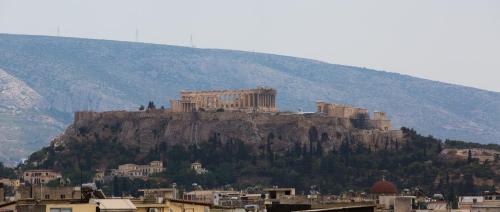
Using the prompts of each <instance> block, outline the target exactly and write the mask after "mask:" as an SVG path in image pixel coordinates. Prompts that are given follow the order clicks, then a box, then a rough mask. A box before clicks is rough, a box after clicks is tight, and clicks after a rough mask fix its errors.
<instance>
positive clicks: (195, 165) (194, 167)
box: [191, 162, 208, 174]
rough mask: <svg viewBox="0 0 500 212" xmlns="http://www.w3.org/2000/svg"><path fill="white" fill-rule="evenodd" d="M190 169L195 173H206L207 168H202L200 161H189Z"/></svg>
mask: <svg viewBox="0 0 500 212" xmlns="http://www.w3.org/2000/svg"><path fill="white" fill-rule="evenodd" d="M191 169H192V170H193V171H195V172H196V174H206V173H207V172H208V170H206V169H205V168H203V166H202V165H201V163H200V162H194V163H191Z"/></svg>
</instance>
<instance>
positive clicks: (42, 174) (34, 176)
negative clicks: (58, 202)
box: [23, 169, 62, 185]
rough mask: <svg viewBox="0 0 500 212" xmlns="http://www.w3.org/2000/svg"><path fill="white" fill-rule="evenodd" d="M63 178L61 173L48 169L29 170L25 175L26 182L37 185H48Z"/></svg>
mask: <svg viewBox="0 0 500 212" xmlns="http://www.w3.org/2000/svg"><path fill="white" fill-rule="evenodd" d="M61 178H62V175H61V173H59V172H56V171H53V170H48V169H35V170H27V171H25V172H24V173H23V179H24V181H25V182H29V183H31V184H35V185H39V184H46V183H48V182H50V181H52V180H56V179H61Z"/></svg>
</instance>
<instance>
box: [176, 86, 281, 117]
mask: <svg viewBox="0 0 500 212" xmlns="http://www.w3.org/2000/svg"><path fill="white" fill-rule="evenodd" d="M170 105H171V109H172V111H173V112H192V111H210V110H218V109H224V110H238V111H257V112H276V111H278V108H277V107H276V90H275V89H272V88H265V87H258V88H255V89H244V90H211V91H182V92H181V99H180V100H171V101H170Z"/></svg>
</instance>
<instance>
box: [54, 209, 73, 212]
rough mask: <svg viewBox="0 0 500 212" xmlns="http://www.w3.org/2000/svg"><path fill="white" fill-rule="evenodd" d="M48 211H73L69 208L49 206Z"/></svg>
mask: <svg viewBox="0 0 500 212" xmlns="http://www.w3.org/2000/svg"><path fill="white" fill-rule="evenodd" d="M50 212H73V209H71V208H51V209H50Z"/></svg>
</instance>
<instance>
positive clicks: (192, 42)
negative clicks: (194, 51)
mask: <svg viewBox="0 0 500 212" xmlns="http://www.w3.org/2000/svg"><path fill="white" fill-rule="evenodd" d="M190 40H191V41H190V45H191V48H196V46H195V45H194V41H193V34H191V37H190Z"/></svg>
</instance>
